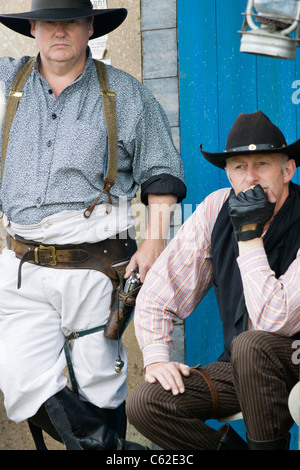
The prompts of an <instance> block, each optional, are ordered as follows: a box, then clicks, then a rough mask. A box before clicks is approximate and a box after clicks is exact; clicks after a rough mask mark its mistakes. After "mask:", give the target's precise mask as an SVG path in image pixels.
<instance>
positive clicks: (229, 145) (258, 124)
mask: <svg viewBox="0 0 300 470" xmlns="http://www.w3.org/2000/svg"><path fill="white" fill-rule="evenodd" d="M200 150H201V153H202V155H203V156H204V158H206V160H207V161H209V162H210V163H212V164H213V165H215V166H217V167H219V168H222V169H224V168H225V166H226V160H227V159H228V158H230V157H234V156H237V155H252V154H258V153H284V154H286V155H288V156H289V158H292V159H294V160H295V162H296V166H300V139H298V140H297V141H296V142H294V143H293V144H290V145H287V143H286V140H285V138H284V135H283V134H282V132H281V130H280V129H278V127H276V126H275V125H274V124H273V123H272V122H271V121H270V119H269V118H268V117H267V116H266V115H265V114H264V113H263V112H262V111H256V112H255V113H251V114H245V113H241V114H240V115H239V116H238V118H237V120H236V121H235V123H234V124H233V126H232V128H231V129H230V132H229V134H228V137H227V142H226V150H224V152H219V153H212V152H207V151H204V150H203V148H202V144H201V145H200Z"/></svg>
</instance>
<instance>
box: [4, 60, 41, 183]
mask: <svg viewBox="0 0 300 470" xmlns="http://www.w3.org/2000/svg"><path fill="white" fill-rule="evenodd" d="M34 61H35V59H34V58H32V59H30V60H29V61H28V62H26V64H24V65H23V67H22V68H21V69H20V70H19V72H18V73H17V75H16V77H15V80H14V82H13V85H12V88H11V92H10V94H9V96H8V98H7V104H6V114H5V119H4V126H3V137H2V149H1V181H2V178H3V172H4V165H5V158H6V152H7V146H8V139H9V133H10V129H11V125H12V122H13V120H14V117H15V114H16V111H17V107H18V104H19V101H20V99H21V98H22V96H23V88H24V86H25V83H26V82H27V80H28V77H29V75H30V74H31V72H32V69H33V64H34Z"/></svg>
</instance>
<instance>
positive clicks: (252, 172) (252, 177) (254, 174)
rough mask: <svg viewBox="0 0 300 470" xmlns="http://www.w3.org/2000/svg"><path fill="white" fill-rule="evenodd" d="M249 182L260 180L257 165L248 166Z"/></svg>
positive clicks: (254, 182)
mask: <svg viewBox="0 0 300 470" xmlns="http://www.w3.org/2000/svg"><path fill="white" fill-rule="evenodd" d="M246 179H247V182H248V183H249V185H253V184H257V183H258V181H259V175H258V171H257V169H256V168H255V167H248V168H247V176H246Z"/></svg>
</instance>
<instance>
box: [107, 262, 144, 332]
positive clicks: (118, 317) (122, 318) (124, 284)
mask: <svg viewBox="0 0 300 470" xmlns="http://www.w3.org/2000/svg"><path fill="white" fill-rule="evenodd" d="M129 261H130V260H129V259H128V260H124V261H121V262H119V263H115V264H114V265H112V268H113V269H114V270H115V271H116V273H117V276H118V279H119V285H118V287H117V288H116V289H115V291H114V292H113V295H112V304H111V313H110V316H109V318H108V321H107V324H106V327H105V330H104V335H105V336H107V337H108V338H110V339H115V340H118V339H120V338H121V336H122V335H123V333H124V331H125V329H126V328H127V326H128V325H129V323H130V320H131V319H132V317H133V312H134V307H135V301H136V297H137V295H138V293H139V290H140V288H141V283H140V282H139V281H138V277H135V276H134V281H133V282H131V279H129V280H126V279H124V275H125V270H126V266H127V264H128V263H129Z"/></svg>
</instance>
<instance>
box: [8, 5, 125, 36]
mask: <svg viewBox="0 0 300 470" xmlns="http://www.w3.org/2000/svg"><path fill="white" fill-rule="evenodd" d="M92 16H93V17H94V33H93V35H92V36H91V38H90V39H95V38H98V37H100V36H104V35H105V34H108V33H110V32H111V31H113V30H114V29H116V28H117V27H118V26H120V24H121V23H123V21H124V20H125V18H126V16H127V10H126V9H125V8H112V9H98V10H97V9H93V5H92V3H91V2H90V1H89V0H32V2H31V11H28V12H24V13H11V14H5V15H0V23H2V24H4V25H5V26H7V28H9V29H12V30H13V31H16V32H17V33H19V34H22V35H24V36H28V37H31V38H32V35H31V33H30V29H31V27H30V23H29V20H34V21H70V20H76V19H82V18H89V17H92Z"/></svg>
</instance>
